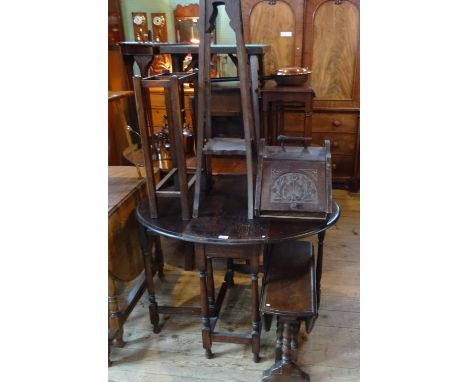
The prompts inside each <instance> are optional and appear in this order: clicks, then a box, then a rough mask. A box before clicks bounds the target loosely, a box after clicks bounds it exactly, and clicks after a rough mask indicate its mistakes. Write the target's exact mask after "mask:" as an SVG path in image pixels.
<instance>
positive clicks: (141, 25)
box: [132, 12, 148, 41]
mask: <svg viewBox="0 0 468 382" xmlns="http://www.w3.org/2000/svg"><path fill="white" fill-rule="evenodd" d="M132 24H133V36H134V38H135V41H148V17H147V16H146V12H132Z"/></svg>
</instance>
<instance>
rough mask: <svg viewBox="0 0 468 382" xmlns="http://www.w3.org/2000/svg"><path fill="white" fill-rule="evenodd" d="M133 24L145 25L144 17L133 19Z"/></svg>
mask: <svg viewBox="0 0 468 382" xmlns="http://www.w3.org/2000/svg"><path fill="white" fill-rule="evenodd" d="M133 22H134V23H135V24H136V25H143V24H144V23H145V16H139V15H137V16H135V17H134V18H133Z"/></svg>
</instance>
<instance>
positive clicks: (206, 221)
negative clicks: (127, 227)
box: [137, 175, 340, 245]
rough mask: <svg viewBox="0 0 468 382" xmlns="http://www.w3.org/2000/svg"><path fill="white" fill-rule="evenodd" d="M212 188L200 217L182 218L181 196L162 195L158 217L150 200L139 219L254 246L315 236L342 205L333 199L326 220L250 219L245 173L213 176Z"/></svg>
mask: <svg viewBox="0 0 468 382" xmlns="http://www.w3.org/2000/svg"><path fill="white" fill-rule="evenodd" d="M213 179H214V184H213V188H212V190H211V191H210V193H208V194H202V196H201V199H200V214H199V217H198V218H197V219H191V220H188V221H183V220H182V219H181V214H180V206H179V204H180V203H179V200H178V199H172V198H159V199H158V211H159V216H160V217H159V218H157V219H152V218H151V217H150V212H149V204H148V199H147V198H146V199H144V200H142V201H141V202H140V204H139V206H138V208H137V218H138V221H139V222H140V223H141V224H142V225H143V226H145V227H146V228H147V229H148V231H149V232H152V233H155V234H158V235H162V236H167V237H172V238H175V239H179V240H184V241H188V242H192V243H201V244H218V245H253V244H267V243H278V242H282V241H287V240H296V239H300V238H304V237H307V236H312V235H316V234H318V233H319V232H321V231H324V230H326V229H328V228H329V227H331V226H332V225H333V224H335V223H336V222H337V220H338V218H339V216H340V207H339V206H338V204H337V203H336V202H335V201H334V202H333V213H332V215H331V216H330V218H329V219H328V220H326V221H316V220H289V219H288V220H283V219H271V218H255V219H253V220H248V219H247V196H246V192H245V190H246V185H245V182H246V177H245V175H230V176H221V175H219V176H214V177H213Z"/></svg>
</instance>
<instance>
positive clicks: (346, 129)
mask: <svg viewBox="0 0 468 382" xmlns="http://www.w3.org/2000/svg"><path fill="white" fill-rule="evenodd" d="M241 1H242V18H243V23H244V33H245V36H246V41H247V43H267V44H271V45H272V56H273V57H271V58H270V59H269V60H266V73H271V72H272V71H273V70H275V69H278V68H280V67H287V66H302V67H307V68H309V69H311V70H312V73H311V75H310V84H311V86H312V87H313V89H314V91H315V93H316V98H315V99H314V101H313V103H312V106H313V113H312V116H311V117H310V118H305V134H306V135H307V136H311V137H312V138H313V142H314V143H321V142H322V141H323V140H324V139H329V140H330V141H331V148H332V163H333V164H332V166H333V181H334V182H335V183H346V184H348V185H349V186H350V187H351V188H352V189H358V187H359V8H360V5H359V0H269V1H266V0H241ZM285 133H287V134H291V135H298V134H301V133H302V134H304V118H303V117H300V116H298V115H297V114H294V113H291V114H289V115H286V116H285Z"/></svg>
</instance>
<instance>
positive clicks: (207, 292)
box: [195, 244, 264, 362]
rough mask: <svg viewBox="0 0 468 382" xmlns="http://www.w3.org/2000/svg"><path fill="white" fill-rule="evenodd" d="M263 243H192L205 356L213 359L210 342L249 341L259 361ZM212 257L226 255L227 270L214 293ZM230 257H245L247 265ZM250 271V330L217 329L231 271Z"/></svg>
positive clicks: (254, 358) (231, 278)
mask: <svg viewBox="0 0 468 382" xmlns="http://www.w3.org/2000/svg"><path fill="white" fill-rule="evenodd" d="M263 250H264V246H263V245H244V246H235V245H233V246H219V245H214V244H213V245H204V244H195V262H196V264H197V268H198V270H199V271H200V298H201V314H202V323H203V328H202V340H203V347H204V349H205V355H206V357H207V358H212V357H213V353H212V351H211V345H212V343H213V342H228V343H237V344H250V345H251V347H252V353H253V360H254V362H259V361H260V354H259V353H260V334H261V320H260V313H259V295H258V272H260V271H261V267H260V264H259V260H260V256H261V255H262V254H263ZM214 258H225V259H226V260H227V270H226V274H225V276H224V281H223V283H222V285H221V288H220V289H219V292H218V295H217V296H215V284H214V279H213V264H212V260H213V259H214ZM233 259H236V260H246V264H245V265H242V264H234V262H233ZM236 270H237V271H242V272H243V273H250V278H251V315H252V331H251V332H250V333H231V332H229V333H227V332H216V331H215V327H216V322H217V320H218V317H219V313H220V310H221V306H222V304H223V299H224V296H225V294H226V291H227V288H229V287H230V286H232V285H233V283H234V271H236Z"/></svg>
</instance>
